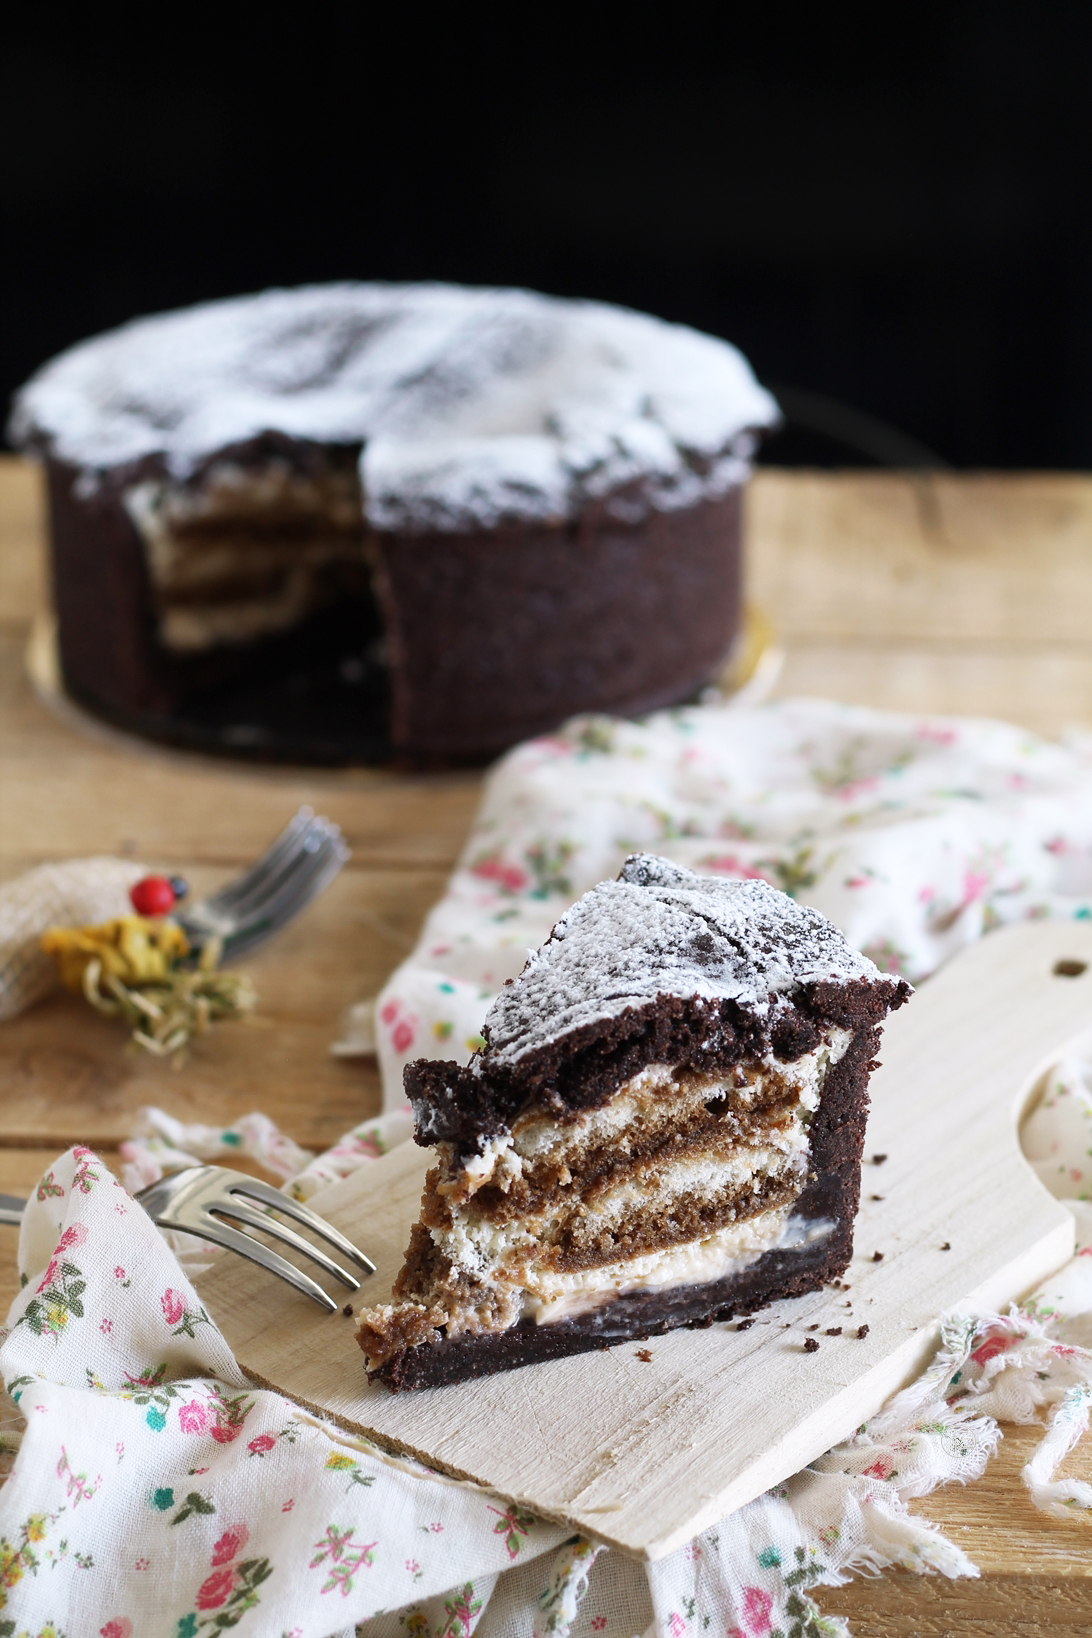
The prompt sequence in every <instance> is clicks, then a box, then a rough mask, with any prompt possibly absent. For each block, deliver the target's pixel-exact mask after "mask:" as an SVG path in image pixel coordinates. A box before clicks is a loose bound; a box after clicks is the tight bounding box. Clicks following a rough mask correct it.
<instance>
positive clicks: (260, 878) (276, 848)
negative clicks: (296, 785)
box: [174, 808, 349, 961]
mask: <svg viewBox="0 0 1092 1638" xmlns="http://www.w3.org/2000/svg"><path fill="white" fill-rule="evenodd" d="M348 857H349V849H348V847H347V846H346V844H345V840H344V838H343V836H342V834H341V831H340V830H339V829H338V827H337V825H335V824H333V823H331V821H330V820H329V819H322V818H316V817H315V815H314V813H313V812H312V811H311V809H310V808H301V809H300V810H299V812H298V813H297V814H296V817H295V818H294V819H293V820H292V821H291V823H290V824H289V825H287V826H286V827H285V829H284V830H283V831H282V832H281V834H280V835H279V836H278V837H277V840H276V841H275V842H274V843H273V845H272V847H270V848H268V849H267V851H266V852H265V853H263V854H262V856H261V858H260V859H259V860H257V862H256V863H255V864H253V865H252V866H251V868H250V869H249V870H247V871H245V872H244V874H243V875H242V876H240V877H238V878H237V879H236V880H235V881H233V882H229V883H228V885H227V886H226V887H224V888H222V889H221V890H220V892H219V893H214V894H213V895H212V897H211V898H208V899H204V900H202V901H201V903H199V904H192V905H188V906H185V907H182V908H180V909H177V910H175V912H174V918H175V920H176V921H177V922H178V923H179V924H180V926H181V927H182V929H183V931H184V932H185V934H186V937H187V938H188V939H189V941H190V945H191V946H192V948H193V949H194V951H195V952H196V951H198V950H200V948H201V946H202V945H204V944H207V943H208V941H209V939H211V938H218V939H220V940H221V942H222V945H223V952H222V959H223V960H224V961H235V960H238V958H239V957H240V956H241V955H243V954H244V953H245V952H246V951H247V950H250V949H252V948H253V947H254V946H255V945H256V944H260V943H261V942H262V941H263V940H264V939H266V938H268V937H269V936H270V934H272V933H275V932H277V931H278V930H279V928H281V927H283V926H284V925H285V924H286V923H287V922H289V921H291V920H292V918H293V916H296V915H298V914H299V912H300V911H301V910H302V909H303V908H304V906H305V905H307V904H309V903H310V902H311V900H312V899H313V898H316V897H317V896H318V894H319V893H321V892H322V891H323V889H324V888H326V887H328V886H329V884H330V883H331V882H332V881H333V879H334V877H335V876H336V875H337V873H338V871H339V870H340V869H341V867H342V865H343V864H344V863H345V861H346V860H347V859H348Z"/></svg>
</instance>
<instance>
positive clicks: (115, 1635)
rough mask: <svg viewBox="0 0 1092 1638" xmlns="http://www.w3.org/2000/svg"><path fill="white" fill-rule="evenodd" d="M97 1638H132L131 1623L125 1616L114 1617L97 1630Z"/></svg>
mask: <svg viewBox="0 0 1092 1638" xmlns="http://www.w3.org/2000/svg"><path fill="white" fill-rule="evenodd" d="M99 1638H133V1623H132V1622H131V1621H130V1620H129V1617H128V1616H127V1615H119V1616H115V1618H114V1620H113V1621H107V1623H106V1625H105V1626H104V1627H100V1628H99Z"/></svg>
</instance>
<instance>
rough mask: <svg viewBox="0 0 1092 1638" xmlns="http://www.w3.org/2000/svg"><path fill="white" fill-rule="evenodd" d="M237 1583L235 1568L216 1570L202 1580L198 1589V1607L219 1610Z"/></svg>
mask: <svg viewBox="0 0 1092 1638" xmlns="http://www.w3.org/2000/svg"><path fill="white" fill-rule="evenodd" d="M234 1585H235V1571H234V1570H216V1571H215V1572H214V1573H213V1574H212V1575H210V1576H209V1577H208V1578H207V1580H205V1581H202V1583H201V1585H200V1587H199V1588H198V1589H197V1599H196V1603H197V1608H198V1609H199V1610H218V1609H219V1608H220V1605H221V1604H226V1603H227V1600H228V1598H229V1596H230V1594H231V1589H232V1587H234Z"/></svg>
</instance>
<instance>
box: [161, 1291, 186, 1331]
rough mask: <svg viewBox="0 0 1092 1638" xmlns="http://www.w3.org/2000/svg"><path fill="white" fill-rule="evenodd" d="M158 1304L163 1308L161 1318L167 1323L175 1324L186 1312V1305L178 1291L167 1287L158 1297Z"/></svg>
mask: <svg viewBox="0 0 1092 1638" xmlns="http://www.w3.org/2000/svg"><path fill="white" fill-rule="evenodd" d="M159 1306H160V1308H162V1310H163V1318H164V1319H165V1320H166V1321H167V1324H168V1325H177V1324H178V1322H179V1320H180V1319H181V1318H182V1315H183V1314H184V1313H185V1312H186V1305H185V1303H184V1302H183V1301H182V1298H181V1297H180V1296H179V1295H178V1292H177V1291H172V1290H171V1289H170V1288H169V1287H168V1289H167V1290H166V1291H164V1293H163V1295H162V1296H161V1297H160V1299H159Z"/></svg>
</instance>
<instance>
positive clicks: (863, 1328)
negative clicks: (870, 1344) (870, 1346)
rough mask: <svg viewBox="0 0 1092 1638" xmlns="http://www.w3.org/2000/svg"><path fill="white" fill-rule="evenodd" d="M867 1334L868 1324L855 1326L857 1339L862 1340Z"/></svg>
mask: <svg viewBox="0 0 1092 1638" xmlns="http://www.w3.org/2000/svg"><path fill="white" fill-rule="evenodd" d="M867 1335H868V1326H867V1325H858V1327H857V1336H858V1338H859V1340H860V1341H861V1342H863V1341H864V1339H865V1337H866V1336H867Z"/></svg>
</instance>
